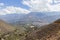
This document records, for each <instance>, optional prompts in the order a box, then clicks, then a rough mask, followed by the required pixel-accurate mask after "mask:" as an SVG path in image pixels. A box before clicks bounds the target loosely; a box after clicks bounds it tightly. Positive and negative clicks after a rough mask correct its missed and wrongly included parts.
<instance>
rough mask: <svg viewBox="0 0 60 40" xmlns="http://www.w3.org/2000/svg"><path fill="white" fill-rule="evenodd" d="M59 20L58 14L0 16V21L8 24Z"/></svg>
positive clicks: (36, 13) (35, 13)
mask: <svg viewBox="0 0 60 40" xmlns="http://www.w3.org/2000/svg"><path fill="white" fill-rule="evenodd" d="M59 18H60V12H31V13H29V14H17V13H16V14H7V15H1V16H0V19H3V20H5V21H7V22H8V23H18V24H19V23H21V24H23V23H24V24H25V23H31V22H33V23H37V22H38V23H52V22H54V21H55V20H57V19H59Z"/></svg>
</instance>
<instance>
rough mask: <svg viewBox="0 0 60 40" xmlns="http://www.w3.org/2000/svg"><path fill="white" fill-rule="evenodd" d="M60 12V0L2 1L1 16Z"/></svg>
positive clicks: (0, 2) (0, 4) (0, 3)
mask: <svg viewBox="0 0 60 40" xmlns="http://www.w3.org/2000/svg"><path fill="white" fill-rule="evenodd" d="M30 12H60V0H0V15H5V14H13V13H19V14H20V13H25V14H28V13H30Z"/></svg>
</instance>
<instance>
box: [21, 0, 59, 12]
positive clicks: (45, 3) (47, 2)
mask: <svg viewBox="0 0 60 40" xmlns="http://www.w3.org/2000/svg"><path fill="white" fill-rule="evenodd" d="M52 1H53V0H23V2H22V3H23V4H24V5H27V6H29V7H30V8H31V9H30V10H31V11H33V12H43V11H45V12H46V11H47V12H48V11H49V12H53V11H60V3H58V1H57V0H55V2H56V4H53V5H51V4H52Z"/></svg>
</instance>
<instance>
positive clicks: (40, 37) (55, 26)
mask: <svg viewBox="0 0 60 40" xmlns="http://www.w3.org/2000/svg"><path fill="white" fill-rule="evenodd" d="M26 40H60V19H59V20H57V21H55V22H54V23H51V24H49V25H45V26H42V27H41V28H39V29H38V30H34V31H33V32H32V33H28V35H27V37H26Z"/></svg>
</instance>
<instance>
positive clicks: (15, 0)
mask: <svg viewBox="0 0 60 40" xmlns="http://www.w3.org/2000/svg"><path fill="white" fill-rule="evenodd" d="M0 3H4V4H5V5H7V6H16V7H22V8H25V9H29V7H28V6H27V5H23V4H22V0H0Z"/></svg>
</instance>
